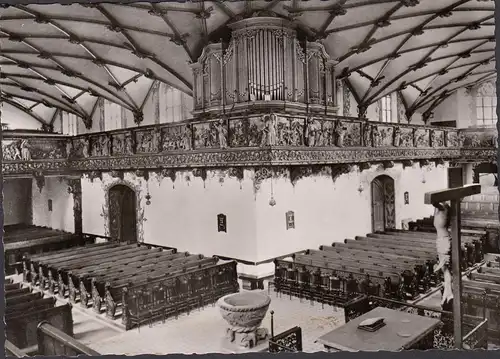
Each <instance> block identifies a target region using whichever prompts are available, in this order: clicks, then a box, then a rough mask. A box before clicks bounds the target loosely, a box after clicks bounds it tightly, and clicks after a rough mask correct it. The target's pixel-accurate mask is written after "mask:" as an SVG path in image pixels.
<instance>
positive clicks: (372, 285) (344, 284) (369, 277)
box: [287, 255, 402, 296]
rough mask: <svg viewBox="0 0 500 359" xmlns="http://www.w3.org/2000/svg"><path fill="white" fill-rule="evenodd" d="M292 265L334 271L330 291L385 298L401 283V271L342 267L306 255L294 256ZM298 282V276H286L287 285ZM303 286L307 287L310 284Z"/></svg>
mask: <svg viewBox="0 0 500 359" xmlns="http://www.w3.org/2000/svg"><path fill="white" fill-rule="evenodd" d="M293 263H295V264H298V265H307V266H312V267H316V268H324V269H333V270H335V276H336V277H338V280H337V281H336V282H331V283H330V286H331V288H330V289H331V290H339V291H345V292H352V293H364V292H365V291H368V292H373V293H374V294H377V295H380V296H387V295H391V293H394V287H397V286H398V285H399V284H400V283H401V282H402V279H401V274H402V271H399V270H396V269H386V270H382V268H373V267H370V266H367V265H359V264H356V265H344V264H341V263H338V261H336V260H333V259H330V260H329V259H328V258H317V257H316V258H315V257H312V256H307V255H296V256H295V257H294V262H293ZM342 272H345V273H342ZM298 280H299V278H298V276H287V281H288V282H289V283H288V284H299V283H298ZM305 284H306V286H309V284H310V283H308V282H307V283H305ZM332 285H334V286H335V287H333V286H332Z"/></svg>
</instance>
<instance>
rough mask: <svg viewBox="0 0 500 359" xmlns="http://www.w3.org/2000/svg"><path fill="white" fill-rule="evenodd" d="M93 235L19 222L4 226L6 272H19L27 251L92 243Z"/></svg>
mask: <svg viewBox="0 0 500 359" xmlns="http://www.w3.org/2000/svg"><path fill="white" fill-rule="evenodd" d="M93 240H94V238H92V237H88V236H82V235H77V234H73V233H68V232H64V231H60V230H55V229H51V228H47V227H42V226H34V225H25V224H17V225H10V226H6V227H5V228H4V236H3V241H4V253H5V259H6V260H5V272H6V274H7V275H11V274H15V273H19V272H20V271H21V268H22V258H23V256H24V255H25V254H26V253H29V254H35V253H43V252H50V251H54V250H58V249H64V248H69V247H74V246H81V245H85V244H88V243H91V242H92V241H93Z"/></svg>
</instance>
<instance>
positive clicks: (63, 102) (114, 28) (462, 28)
mask: <svg viewBox="0 0 500 359" xmlns="http://www.w3.org/2000/svg"><path fill="white" fill-rule="evenodd" d="M494 9H495V3H494V1H489V0H459V1H457V0H420V1H418V0H309V1H301V0H287V1H281V0H274V1H256V0H252V1H223V0H215V1H203V0H191V1H186V2H184V1H178V2H165V3H147V2H138V3H129V4H110V3H94V4H89V3H82V4H73V5H67V6H64V5H60V4H52V5H35V4H29V5H21V4H19V5H12V6H5V5H2V7H1V8H0V66H1V76H0V99H1V100H2V101H3V102H4V104H6V105H8V106H14V107H16V108H17V109H19V110H22V111H24V112H26V113H27V114H29V115H30V116H32V117H33V118H35V119H37V120H38V121H40V122H42V123H50V122H51V121H53V118H54V113H55V111H56V110H57V109H60V110H64V111H67V112H69V113H73V114H76V115H78V116H79V117H82V118H90V117H91V116H92V114H93V111H95V109H96V104H97V99H98V98H99V97H102V98H105V99H108V100H109V101H112V102H115V103H117V104H120V105H121V106H124V107H125V108H127V109H129V110H131V111H132V112H137V113H140V112H141V110H142V108H143V107H144V105H145V102H146V100H147V98H148V97H149V94H150V93H151V89H152V86H153V84H154V83H155V82H156V81H162V82H164V83H167V84H169V85H171V86H172V87H174V88H177V89H179V90H181V91H184V92H186V93H190V92H191V89H192V75H191V72H190V67H189V63H190V62H194V61H196V59H197V56H199V54H200V52H201V49H202V48H203V46H204V45H205V44H207V42H208V41H209V38H210V34H211V33H213V32H214V31H216V30H217V29H220V28H221V27H223V26H224V25H225V24H227V23H228V22H230V21H234V20H235V19H238V18H241V17H244V16H249V14H252V13H255V12H262V11H267V12H272V13H274V14H275V15H277V16H282V17H286V18H289V19H291V20H293V21H294V22H295V23H296V24H297V26H299V27H301V28H302V29H303V30H305V31H306V32H307V33H308V34H309V35H310V37H311V39H317V40H319V41H321V42H322V43H323V44H324V45H325V47H326V49H327V52H328V53H329V54H330V56H331V57H332V58H334V59H336V60H338V62H339V63H338V65H337V70H336V72H337V76H339V77H342V78H345V79H347V80H348V81H349V84H350V86H351V88H352V89H353V91H354V93H355V96H356V98H357V100H358V102H359V103H361V104H362V105H368V104H370V103H373V102H375V101H377V100H378V99H379V98H381V97H382V96H384V95H386V94H389V93H391V92H394V91H401V94H402V96H403V98H404V101H405V103H406V106H407V108H408V109H409V111H410V113H411V112H412V111H420V112H423V111H425V110H429V108H433V107H435V106H436V105H437V104H439V103H440V102H441V101H442V100H443V99H444V98H446V97H447V96H448V95H449V94H451V93H452V92H453V91H454V90H456V89H458V88H460V87H464V86H468V85H472V84H476V83H479V82H481V81H484V80H488V79H492V78H495V76H496V71H495V53H494V51H495V37H494V29H495V19H494Z"/></svg>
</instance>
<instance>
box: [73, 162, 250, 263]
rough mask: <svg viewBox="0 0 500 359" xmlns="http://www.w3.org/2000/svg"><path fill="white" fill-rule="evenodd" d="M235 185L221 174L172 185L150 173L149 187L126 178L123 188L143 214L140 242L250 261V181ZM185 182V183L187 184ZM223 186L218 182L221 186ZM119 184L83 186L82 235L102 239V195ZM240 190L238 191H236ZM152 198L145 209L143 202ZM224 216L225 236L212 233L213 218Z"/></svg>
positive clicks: (106, 179)
mask: <svg viewBox="0 0 500 359" xmlns="http://www.w3.org/2000/svg"><path fill="white" fill-rule="evenodd" d="M248 176H249V174H248V173H247V174H246V178H245V179H243V181H242V183H240V182H239V181H238V180H237V179H235V178H229V177H228V176H227V174H225V173H224V172H221V171H215V172H214V171H209V172H208V175H207V179H206V180H205V182H203V180H202V179H201V178H199V177H195V176H193V174H192V172H190V171H186V172H182V173H181V172H177V177H176V180H175V182H173V183H172V180H171V179H170V178H169V177H167V178H159V177H158V176H157V175H155V174H153V173H152V172H151V173H150V178H149V181H148V182H146V180H145V179H143V178H140V177H137V176H135V174H132V173H126V174H125V177H124V182H125V184H127V185H129V186H130V187H132V188H133V189H135V190H136V192H137V193H138V197H139V198H138V199H139V200H138V201H137V202H138V204H139V208H140V210H142V209H143V210H144V218H145V221H144V222H143V225H142V226H139V227H142V228H139V232H140V231H141V230H142V231H143V232H142V234H140V235H139V237H142V238H139V239H140V240H143V241H144V242H145V243H152V244H159V245H164V246H168V247H175V248H178V249H179V250H182V251H186V250H187V251H190V252H192V253H203V254H205V255H214V254H218V255H222V256H228V257H232V258H238V259H248V258H254V257H255V255H256V248H255V241H254V238H255V205H254V200H253V198H254V193H253V185H252V182H251V179H250V178H248ZM187 177H189V179H190V180H187V179H186V178H187ZM221 178H222V180H223V182H222V180H221ZM117 183H122V181H121V180H119V179H118V178H112V177H111V176H110V175H108V174H104V175H103V179H102V181H101V180H100V179H95V180H94V181H93V183H92V182H91V181H90V180H89V179H87V178H84V179H83V180H82V211H83V231H84V232H86V233H93V234H99V235H107V234H108V233H107V228H106V227H107V223H106V221H105V216H104V215H103V214H104V212H105V211H106V208H105V207H106V203H105V201H106V199H105V197H106V196H105V194H106V192H107V190H108V189H109V188H110V187H111V186H112V185H114V184H117ZM240 187H241V188H240ZM148 188H149V193H150V195H151V204H150V205H146V199H145V196H146V194H147V193H148ZM219 213H223V214H225V215H226V216H227V233H224V232H218V231H217V215H218V214H219Z"/></svg>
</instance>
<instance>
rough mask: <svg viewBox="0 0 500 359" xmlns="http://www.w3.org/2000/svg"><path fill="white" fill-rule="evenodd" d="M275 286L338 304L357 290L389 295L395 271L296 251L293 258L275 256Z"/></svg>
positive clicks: (394, 278)
mask: <svg viewBox="0 0 500 359" xmlns="http://www.w3.org/2000/svg"><path fill="white" fill-rule="evenodd" d="M275 266H276V268H275V283H274V284H275V287H276V289H277V290H278V291H279V292H284V293H287V292H288V293H289V294H290V295H295V296H299V297H302V296H303V295H305V296H306V298H308V297H309V298H310V299H312V298H316V299H319V298H321V300H323V301H325V300H327V301H328V302H330V303H334V304H338V305H342V303H344V302H345V301H346V300H348V299H349V298H350V297H352V296H353V295H354V296H357V295H359V293H360V292H372V293H375V294H378V295H380V296H384V295H389V296H390V295H391V294H392V293H391V288H390V287H391V285H393V284H394V283H397V281H399V275H398V274H394V273H383V272H381V271H379V270H378V271H373V270H370V269H367V270H365V269H364V268H360V267H359V266H358V267H351V266H345V265H341V264H339V263H336V262H332V261H327V260H318V259H314V258H310V257H307V256H306V257H304V256H303V255H299V254H297V255H296V256H295V258H294V260H293V261H289V260H286V259H282V260H275Z"/></svg>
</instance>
